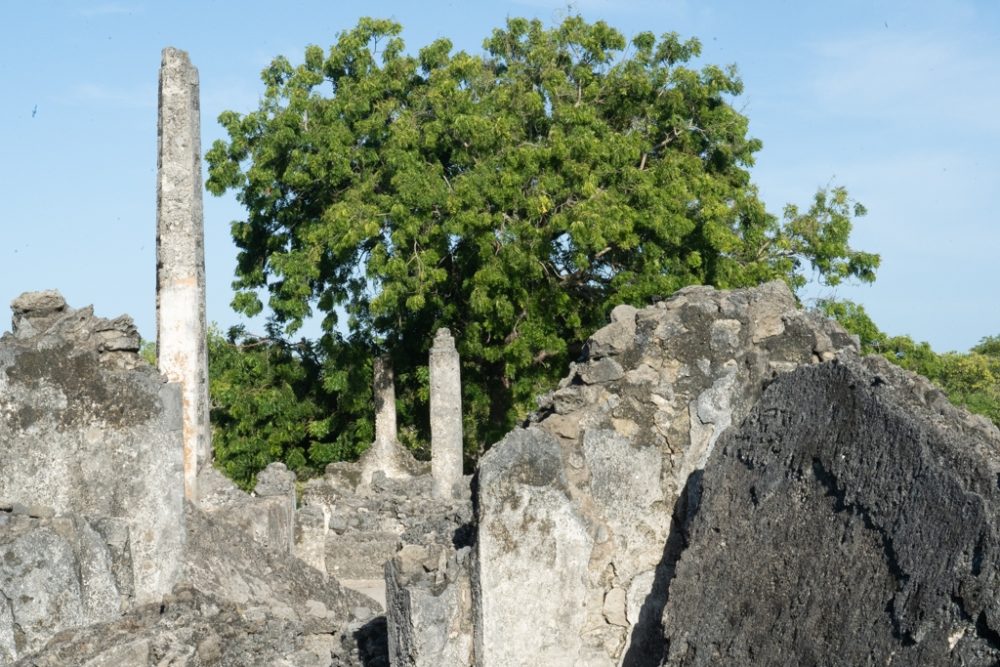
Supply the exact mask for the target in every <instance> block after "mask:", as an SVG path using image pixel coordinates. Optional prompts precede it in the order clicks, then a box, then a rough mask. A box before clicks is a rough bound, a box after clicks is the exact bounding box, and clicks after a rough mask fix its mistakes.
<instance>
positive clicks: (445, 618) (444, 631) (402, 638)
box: [385, 544, 474, 667]
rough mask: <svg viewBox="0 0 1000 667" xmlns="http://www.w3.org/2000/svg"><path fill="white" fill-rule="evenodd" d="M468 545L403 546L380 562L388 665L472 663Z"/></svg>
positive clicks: (425, 666) (415, 666)
mask: <svg viewBox="0 0 1000 667" xmlns="http://www.w3.org/2000/svg"><path fill="white" fill-rule="evenodd" d="M470 560H471V549H470V548H469V547H462V548H461V549H458V550H457V551H456V550H454V549H451V548H450V547H447V546H442V545H431V546H419V545H415V544H413V545H407V546H405V547H403V548H402V549H401V550H400V551H399V553H398V554H396V556H395V557H394V558H393V559H392V560H390V561H389V562H388V563H386V566H385V579H386V587H387V589H388V591H387V593H386V597H387V598H388V599H389V600H392V602H393V603H392V604H391V605H390V606H389V609H388V619H387V620H388V645H389V655H390V662H391V664H392V665H393V667H439V666H440V665H456V666H459V665H471V664H473V655H472V647H473V632H474V630H473V627H472V582H471V578H470V574H471V572H470V562H469V561H470Z"/></svg>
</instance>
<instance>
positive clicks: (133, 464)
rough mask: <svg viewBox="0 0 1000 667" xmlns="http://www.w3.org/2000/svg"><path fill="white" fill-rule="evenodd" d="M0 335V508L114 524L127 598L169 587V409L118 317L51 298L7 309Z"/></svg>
mask: <svg viewBox="0 0 1000 667" xmlns="http://www.w3.org/2000/svg"><path fill="white" fill-rule="evenodd" d="M13 310H14V321H13V333H12V334H5V335H4V336H3V338H0V499H2V500H3V501H5V502H8V503H19V504H23V505H25V506H32V505H42V506H46V507H48V508H50V509H51V510H52V511H53V512H54V513H55V514H63V513H73V514H82V515H86V516H88V517H108V518H119V519H123V520H124V521H125V522H126V523H127V525H128V528H129V537H128V541H129V544H130V549H131V557H132V567H133V579H134V587H135V596H136V599H137V601H138V602H139V603H142V602H148V601H154V600H157V599H159V598H160V597H161V596H162V595H164V594H165V593H167V592H169V591H170V589H171V588H172V587H173V585H174V583H175V581H176V579H177V576H178V573H179V569H180V567H181V557H182V551H183V546H184V506H183V502H184V500H183V499H184V496H183V489H184V483H183V476H182V461H181V431H180V429H181V419H180V400H179V396H178V392H177V387H176V386H174V385H170V384H167V383H166V382H165V381H164V379H163V378H162V377H161V376H160V375H159V374H158V373H157V372H156V371H155V370H153V369H152V368H151V367H149V365H148V364H146V362H145V361H143V360H142V359H141V358H140V357H139V355H138V354H137V351H138V349H139V336H138V333H137V332H136V329H135V327H134V326H133V324H132V321H131V319H130V318H128V317H120V318H117V319H115V320H105V319H102V318H97V317H94V315H93V310H92V309H91V308H89V307H88V308H83V309H80V310H73V309H71V308H69V307H68V306H67V305H66V302H65V301H64V300H63V298H62V297H61V296H60V295H59V294H58V292H40V293H31V294H25V295H22V296H21V297H19V298H18V299H16V300H15V301H14V303H13Z"/></svg>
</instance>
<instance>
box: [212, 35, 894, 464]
mask: <svg viewBox="0 0 1000 667" xmlns="http://www.w3.org/2000/svg"><path fill="white" fill-rule="evenodd" d="M400 32H401V27H400V26H399V25H398V24H396V23H394V22H392V21H386V20H375V19H362V20H361V21H360V22H359V23H358V25H357V27H355V28H354V29H352V30H349V31H346V32H343V33H341V34H340V35H339V36H338V38H337V41H336V43H335V44H334V45H333V46H331V47H330V49H329V51H327V52H324V51H323V50H322V49H321V48H319V47H317V46H310V47H308V48H307V49H306V51H305V58H304V62H303V63H302V64H301V65H298V66H293V65H292V64H291V63H290V62H289V61H288V60H287V59H286V58H284V57H278V58H275V60H274V61H273V62H272V63H271V64H270V66H269V67H267V68H266V69H265V70H264V72H263V73H262V79H263V83H264V85H265V90H264V94H263V97H262V100H261V102H260V107H259V108H258V109H257V110H256V111H253V112H251V113H249V114H246V115H240V114H237V113H234V112H231V111H227V112H225V113H223V114H222V115H221V116H220V117H219V121H220V122H221V124H222V125H223V126H224V127H225V129H226V131H227V132H228V135H229V139H228V141H217V142H215V144H214V145H213V146H212V148H211V150H210V151H209V152H208V155H207V161H208V164H209V174H210V177H209V180H208V184H207V185H208V188H209V190H210V191H211V192H213V193H214V194H217V195H219V194H222V193H224V192H225V191H227V190H234V191H235V192H236V194H237V197H238V199H239V201H240V202H241V203H242V204H243V205H244V207H245V208H246V211H247V217H246V219H245V220H239V221H235V222H234V223H233V224H232V233H233V238H234V240H235V242H236V244H237V246H238V247H239V248H240V253H239V257H238V267H237V279H236V281H235V283H234V287H235V288H236V290H237V295H236V297H235V299H234V301H233V305H234V307H235V308H236V309H237V310H238V311H240V312H243V313H246V314H248V315H255V314H257V313H259V312H262V311H263V310H264V307H265V304H264V303H263V302H262V301H261V300H260V298H259V297H258V295H259V294H261V293H262V292H266V296H267V304H266V305H267V308H268V311H269V316H270V318H271V321H272V322H273V323H275V324H276V325H278V326H280V327H283V328H284V331H285V332H287V333H292V332H294V331H296V330H297V329H298V328H299V327H300V326H301V324H302V322H303V319H304V318H306V317H308V316H310V315H311V314H312V313H313V311H314V310H318V311H319V312H320V313H322V314H323V315H324V316H325V319H324V321H323V329H324V331H325V335H324V337H323V340H322V342H321V344H320V348H319V349H320V350H321V351H322V352H323V354H325V355H328V358H327V359H326V362H325V365H324V370H323V372H322V374H321V378H322V386H323V390H324V391H326V392H329V394H330V396H331V397H332V398H333V399H334V401H335V402H336V404H337V409H338V410H343V411H347V413H348V416H349V417H350V418H349V419H348V418H344V419H343V420H342V424H343V425H344V426H345V427H346V428H347V429H348V431H347V432H346V433H347V434H346V435H345V432H340V431H338V430H337V429H336V428H331V430H330V431H329V434H334V433H337V434H338V435H337V437H338V438H346V440H343V441H342V443H341V444H342V448H343V449H344V450H351V449H352V448H357V447H362V446H366V445H367V444H368V442H369V441H370V433H369V431H370V429H369V428H368V427H367V426H362V427H356V426H352V425H353V424H355V423H367V422H364V420H365V419H368V417H367V415H369V413H370V411H371V406H370V403H368V402H367V401H369V400H370V395H371V394H370V389H368V386H369V384H370V378H369V377H367V376H366V375H364V374H363V373H362V372H361V371H362V370H363V369H364V370H366V369H368V368H369V364H370V362H369V360H370V358H371V355H372V354H374V353H378V352H380V351H382V350H386V351H388V352H389V353H390V354H391V355H392V358H393V362H394V365H395V368H396V375H397V381H398V385H399V387H398V391H397V395H398V396H399V397H400V398H399V401H398V402H399V409H400V418H401V422H402V423H404V424H414V425H415V426H416V430H415V431H414V432H412V433H411V434H410V435H409V436H408V437H409V438H410V439H411V442H410V443H408V444H410V445H411V446H419V443H420V442H421V441H423V440H425V439H426V404H427V378H426V372H425V370H424V371H422V370H421V369H423V368H424V366H425V364H426V359H427V352H428V349H429V345H430V342H431V339H432V336H433V333H434V331H435V330H436V329H437V328H438V327H442V326H446V327H449V328H450V329H451V330H452V331H453V332H454V333H455V335H456V340H457V342H458V347H459V352H460V354H461V357H462V374H463V387H464V388H463V391H464V394H463V400H464V410H463V411H464V414H465V415H466V434H467V442H466V445H467V451H468V452H469V454H470V455H474V454H475V453H477V452H478V451H481V449H482V447H483V446H485V445H488V444H489V443H491V442H493V441H494V440H495V439H497V438H498V437H500V436H501V435H502V434H503V433H505V432H506V431H507V430H509V429H510V427H511V426H512V425H513V424H514V423H516V421H518V420H519V419H521V418H523V417H524V416H525V415H526V413H527V412H528V411H529V410H530V409H531V407H532V404H533V400H534V397H535V396H536V395H537V394H538V393H540V392H542V391H545V390H547V389H549V388H551V386H552V385H553V383H554V381H555V379H556V378H558V377H559V376H561V375H562V374H563V373H564V372H565V368H566V365H567V363H568V361H569V360H570V359H572V358H574V357H575V356H576V355H577V354H578V353H579V351H580V349H581V346H582V344H583V342H584V341H585V340H586V337H587V336H588V335H589V334H590V333H591V332H593V331H594V330H595V329H596V328H598V327H599V326H600V325H602V324H603V323H604V322H605V321H606V317H607V314H608V312H609V311H610V309H611V308H612V307H613V306H614V305H617V304H619V303H632V304H635V305H644V304H646V303H648V302H649V301H650V299H651V298H653V297H656V296H663V295H668V294H670V293H672V292H673V291H675V290H677V289H678V288H680V287H683V286H685V285H689V284H695V283H708V284H713V285H716V286H719V287H723V288H726V287H739V286H745V285H752V284H757V283H760V282H763V281H766V280H770V279H774V278H781V279H784V280H786V281H787V282H788V283H789V284H790V285H792V286H793V287H798V286H800V285H802V284H803V283H804V282H805V275H804V273H803V271H804V270H805V267H807V266H809V267H812V269H813V270H814V271H815V273H816V276H817V277H818V278H819V279H820V280H822V281H825V282H826V283H828V284H836V283H838V282H840V281H841V280H843V279H845V278H857V279H860V280H863V281H871V280H873V279H874V271H875V269H876V268H877V266H878V256H876V255H872V254H869V253H863V252H857V251H855V250H852V249H851V248H850V246H849V245H848V236H849V234H850V230H851V221H852V218H853V217H854V216H858V215H862V214H863V213H864V210H863V208H861V207H860V206H859V205H856V204H854V203H853V202H852V201H851V200H850V198H849V197H848V195H847V193H846V191H845V190H843V189H842V188H832V189H830V190H823V191H820V192H819V193H817V194H816V196H815V198H814V199H813V201H812V203H811V205H810V206H809V207H808V209H806V210H804V211H800V210H799V209H798V208H796V207H794V206H789V207H788V208H787V209H786V210H785V212H784V216H783V218H781V219H779V218H778V217H777V216H775V215H773V214H771V213H769V212H768V211H767V210H766V209H765V207H764V205H763V203H762V202H761V201H760V199H759V197H758V193H757V189H756V187H755V186H754V185H753V184H752V183H751V181H750V175H749V172H748V169H749V168H750V167H751V166H752V164H753V161H754V153H755V152H756V151H757V150H759V149H760V147H761V144H760V142H759V141H758V140H756V139H752V138H750V137H748V136H747V127H748V120H747V118H746V117H744V116H743V115H741V114H740V113H739V112H737V111H736V110H735V109H734V108H733V106H732V105H731V104H730V100H731V99H732V98H733V97H734V96H736V95H739V94H740V93H741V91H742V83H741V81H740V79H739V77H738V76H737V74H736V70H735V68H734V67H725V68H721V67H717V66H713V65H709V66H706V67H702V68H701V69H694V68H692V67H689V66H687V65H686V64H685V63H687V62H688V61H689V60H691V59H692V58H695V57H697V56H698V55H699V54H700V51H701V45H700V43H699V42H698V41H697V40H695V39H691V40H686V41H685V40H681V39H680V38H679V37H678V36H677V35H676V34H675V33H668V34H665V35H663V36H661V37H660V38H656V37H655V36H654V35H653V34H652V33H649V32H645V33H641V34H639V35H637V36H635V37H634V38H633V39H632V40H631V42H627V41H626V39H625V37H624V36H623V35H621V34H620V33H619V32H618V31H616V30H615V29H613V28H612V27H610V26H608V25H607V24H605V23H604V22H597V23H593V24H589V23H587V22H585V21H584V20H583V19H582V18H580V17H570V18H568V19H566V20H565V21H564V22H563V23H562V24H561V25H559V26H557V27H554V28H551V29H547V28H545V27H544V26H543V25H542V24H541V23H540V22H538V21H528V20H525V19H520V18H514V19H509V20H508V21H507V23H506V26H505V27H503V28H498V29H496V30H494V31H493V32H492V34H491V35H490V36H489V37H488V38H487V39H486V40H485V42H484V53H483V54H481V55H471V54H468V53H465V52H458V53H454V52H453V50H452V45H451V43H450V42H449V41H448V40H446V39H439V40H437V41H435V42H434V43H432V44H430V45H428V46H426V47H424V48H422V49H420V50H419V52H418V53H417V54H416V55H407V54H406V53H405V52H404V45H403V42H402V40H401V39H400V37H399V34H400ZM345 314H346V317H347V321H346V323H345V324H346V328H345V330H346V331H348V332H350V338H349V339H343V338H340V337H339V336H338V335H337V333H336V332H337V331H338V328H339V327H338V324H339V318H340V317H341V316H342V315H345ZM359 341H366V342H367V344H368V347H365V345H363V344H361V343H360V342H359ZM358 355H361V356H358ZM351 429H353V430H351ZM404 433H405V431H404ZM348 441H350V442H348Z"/></svg>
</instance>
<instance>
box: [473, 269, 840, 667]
mask: <svg viewBox="0 0 1000 667" xmlns="http://www.w3.org/2000/svg"><path fill="white" fill-rule="evenodd" d="M845 349H851V350H853V349H855V343H854V341H853V340H852V338H851V337H850V336H849V335H848V334H847V333H846V332H845V331H844V330H843V329H841V328H840V327H839V326H838V325H836V324H835V323H833V322H830V321H828V320H825V319H823V318H820V317H818V316H816V315H813V314H810V313H807V312H804V311H802V310H800V309H799V308H798V305H797V303H796V301H795V298H794V297H793V295H792V294H791V292H790V291H789V290H788V288H787V287H786V286H785V285H784V284H783V283H779V282H776V283H769V284H766V285H762V286H761V287H758V288H755V289H746V290H734V291H730V292H721V291H717V290H715V289H713V288H711V287H690V288H686V289H683V290H681V291H680V292H678V293H677V294H676V295H674V296H673V297H672V298H670V299H668V300H666V301H663V302H661V303H658V304H656V305H655V306H652V307H648V308H645V309H642V310H637V309H635V308H632V307H630V306H619V307H618V308H616V309H615V310H614V311H613V312H612V315H611V324H609V325H608V326H606V327H604V328H603V329H601V330H600V331H598V332H596V333H595V334H594V335H593V336H592V337H591V338H590V340H589V342H588V343H587V348H586V354H585V358H584V359H583V360H582V361H581V362H580V363H578V364H575V365H574V367H573V368H572V370H571V372H570V375H569V376H568V377H567V378H566V379H565V380H563V382H562V383H561V384H560V387H559V389H557V390H556V391H554V392H552V393H551V394H549V395H548V396H546V397H544V398H543V399H542V400H541V402H540V406H541V409H540V411H539V412H538V413H537V415H536V416H535V417H533V418H532V421H533V422H534V424H533V425H532V426H530V427H529V428H527V429H525V430H523V431H515V432H514V433H512V434H510V435H508V436H507V438H505V439H504V440H503V441H501V442H500V443H498V444H497V445H496V446H494V447H493V449H492V450H491V451H490V452H488V453H487V454H486V455H485V456H484V457H483V459H482V461H481V462H480V466H479V502H478V516H477V519H478V525H479V533H478V536H479V539H478V541H477V555H478V559H477V563H478V590H477V593H478V597H477V600H478V601H477V629H476V632H477V645H476V655H477V659H478V660H479V661H480V663H479V664H482V665H486V666H488V667H495V666H508V665H521V664H530V663H531V660H532V659H533V658H532V656H542V657H543V659H542V662H544V663H545V664H548V665H567V666H573V667H577V666H579V665H588V666H589V665H593V666H595V667H596V666H598V665H616V664H629V665H658V664H659V661H660V659H662V656H663V650H664V645H663V636H662V629H661V627H660V616H661V615H662V609H663V605H664V604H665V602H666V588H665V584H666V582H667V581H668V580H669V577H670V574H671V572H672V569H673V567H674V561H675V559H676V557H677V554H678V553H679V550H680V548H681V546H682V540H681V539H680V535H678V534H677V533H676V532H675V531H673V530H672V527H673V526H674V524H675V521H676V520H677V519H678V518H680V519H681V520H683V518H684V517H685V516H686V515H687V514H688V513H690V512H692V511H694V509H695V508H696V507H697V503H698V498H699V491H700V477H701V470H702V469H703V468H704V466H705V462H706V461H707V460H708V457H709V455H710V454H711V452H712V449H713V447H714V445H715V443H716V441H717V440H718V438H719V436H720V435H721V434H722V433H723V432H724V431H725V430H726V429H727V428H729V427H730V426H731V425H733V424H736V423H739V421H740V420H742V419H743V418H744V417H745V416H746V415H747V414H748V412H749V411H750V408H751V407H752V406H753V405H754V403H755V402H756V401H757V399H758V397H759V396H760V393H761V391H762V390H763V388H764V386H765V384H766V383H767V382H769V381H771V380H772V379H773V378H774V377H775V375H776V374H778V373H782V372H786V371H788V370H791V369H794V368H796V367H797V366H800V365H803V364H805V365H809V364H812V363H819V362H820V361H823V360H826V359H832V358H834V357H835V356H836V355H837V354H838V353H839V352H840V351H842V350H845ZM539 591H544V592H545V593H544V595H539ZM512 628H515V629H516V628H520V629H521V632H517V633H516V634H517V635H518V637H520V639H519V640H518V641H516V642H511V641H504V637H505V636H506V635H507V633H508V632H510V631H511V629H512ZM531 628H535V629H539V630H540V631H537V632H531V631H530V629H531Z"/></svg>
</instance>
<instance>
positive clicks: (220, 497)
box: [198, 463, 295, 553]
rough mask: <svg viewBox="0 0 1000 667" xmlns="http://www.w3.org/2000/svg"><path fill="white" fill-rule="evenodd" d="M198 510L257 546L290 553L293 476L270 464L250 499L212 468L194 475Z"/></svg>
mask: <svg viewBox="0 0 1000 667" xmlns="http://www.w3.org/2000/svg"><path fill="white" fill-rule="evenodd" d="M198 494H199V502H198V507H199V509H201V510H202V511H204V512H206V513H208V514H211V515H212V518H213V520H215V521H224V522H226V523H228V524H230V525H232V526H235V527H238V528H239V529H240V530H241V531H242V532H243V533H245V534H246V535H248V536H250V537H252V538H253V539H254V540H256V541H258V542H260V543H261V544H263V545H265V546H267V547H270V548H271V549H273V550H276V551H280V552H283V553H292V550H293V544H294V536H295V473H293V472H291V471H290V470H288V469H287V468H286V467H285V464H283V463H271V464H270V465H268V466H267V467H266V468H264V470H262V471H261V472H260V474H259V475H258V476H257V485H256V486H255V487H254V495H252V496H251V495H250V494H248V493H246V492H244V491H243V490H242V489H240V488H239V487H237V486H236V485H235V484H233V482H232V480H230V479H228V478H227V477H225V476H224V475H223V474H222V473H221V472H219V471H218V470H216V469H215V468H213V467H208V468H205V469H204V470H202V471H201V473H200V474H199V475H198Z"/></svg>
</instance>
